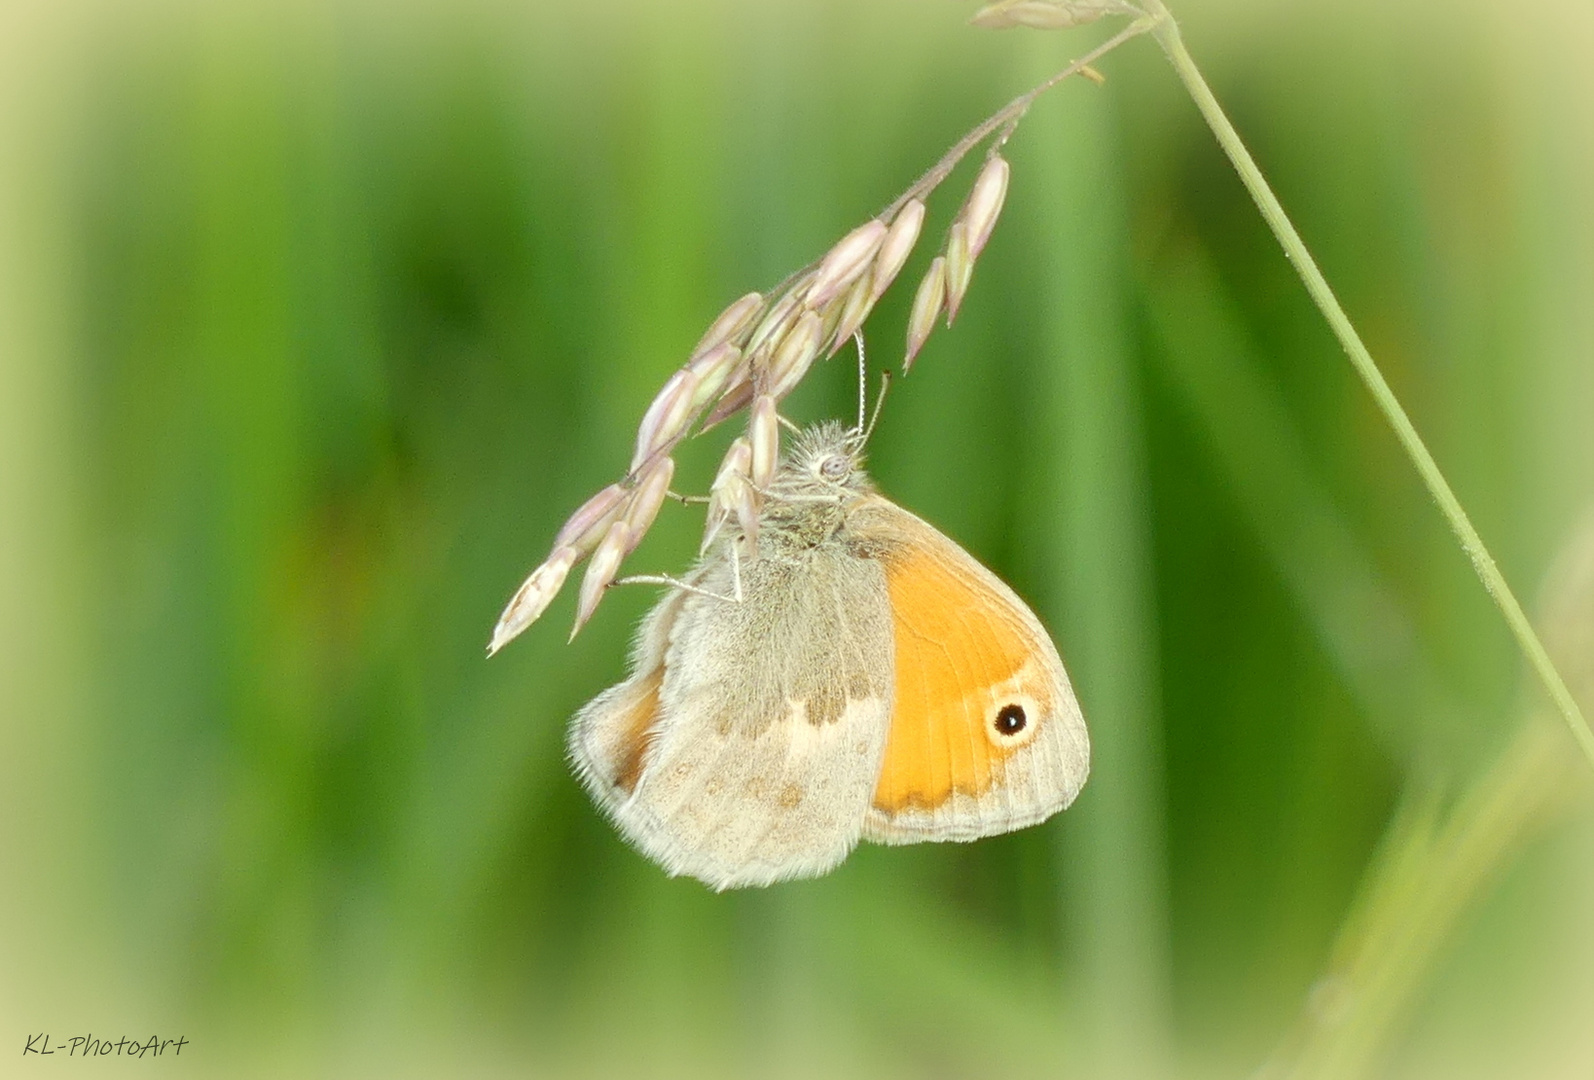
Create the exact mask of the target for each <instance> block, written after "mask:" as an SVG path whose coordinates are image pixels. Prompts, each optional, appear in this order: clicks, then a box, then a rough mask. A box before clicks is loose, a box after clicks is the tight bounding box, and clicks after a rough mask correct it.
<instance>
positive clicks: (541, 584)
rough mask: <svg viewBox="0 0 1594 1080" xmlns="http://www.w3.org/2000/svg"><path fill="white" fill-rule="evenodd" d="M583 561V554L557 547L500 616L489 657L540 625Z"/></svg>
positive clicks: (573, 549) (488, 648)
mask: <svg viewBox="0 0 1594 1080" xmlns="http://www.w3.org/2000/svg"><path fill="white" fill-rule="evenodd" d="M580 559H581V552H579V551H577V550H576V549H575V548H573V547H567V546H561V547H556V548H554V550H553V554H551V555H549V556H548V560H547V561H546V562H544V563H543V564H542V565H541V566H539V567H537V569H535V570H533V571H532V572H531V576H530V577H528V578H527V579H526V580H525V582H524V583H523V584H522V585H521V586H520V588H518V589H516V590H515V595H514V596H513V597H512V598H511V599H510V601H509V603H508V605H507V606H505V608H504V613H503V614H502V615H500V616H498V624H497V625H496V626H494V627H493V637H492V641H491V642H489V643H488V645H487V655H488V656H491V655H493V653H495V652H497V651H498V650H499V649H502V648H503V647H504V646H505V645H508V644H509V643H510V642H511V641H513V640H514V639H515V638H517V637H519V636H520V633H521V631H523V630H525V629H526V627H528V626H530V625H531V624H532V623H534V622H536V621H537V619H538V618H539V617H541V615H542V613H543V612H544V611H546V610H548V605H549V604H550V603H552V602H553V598H554V597H555V596H558V595H559V590H560V589H562V588H563V587H564V583H565V577H566V576H568V575H569V573H570V568H571V567H572V566H575V565H576V563H577V562H578V561H579V560H580Z"/></svg>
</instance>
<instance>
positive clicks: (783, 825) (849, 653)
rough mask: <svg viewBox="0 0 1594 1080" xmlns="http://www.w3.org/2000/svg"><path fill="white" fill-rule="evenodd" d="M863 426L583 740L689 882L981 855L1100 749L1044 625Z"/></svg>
mask: <svg viewBox="0 0 1594 1080" xmlns="http://www.w3.org/2000/svg"><path fill="white" fill-rule="evenodd" d="M864 438H865V435H864V433H863V432H862V430H861V425H860V427H859V428H849V427H844V426H843V425H841V424H839V423H834V422H827V423H823V424H819V425H816V426H814V427H812V428H809V429H807V430H806V431H804V432H803V433H802V434H801V435H800V437H799V438H798V439H797V440H796V442H795V445H794V446H793V447H792V449H790V450H789V451H788V453H787V454H786V455H785V456H784V457H783V458H782V459H781V460H780V463H779V465H778V467H777V468H776V471H775V474H774V476H773V478H772V480H771V481H770V483H769V486H768V490H767V491H766V492H765V493H764V498H763V506H762V510H761V511H760V514H759V518H758V528H757V531H756V543H755V542H754V540H755V537H750V536H748V535H745V534H744V533H743V532H742V531H741V530H739V529H735V528H732V529H728V530H726V531H725V532H724V534H723V535H721V536H718V537H716V539H715V540H714V542H713V543H712V545H711V546H710V547H709V548H708V550H707V551H706V553H705V554H704V555H703V557H702V558H701V559H700V560H699V561H698V563H697V564H696V565H695V566H694V567H693V568H692V569H691V570H690V571H689V572H688V573H687V574H686V576H685V577H684V578H683V579H682V580H680V581H678V582H674V583H673V585H672V588H671V589H670V591H669V592H668V593H667V594H666V595H665V596H664V597H663V599H662V600H660V601H659V603H658V604H657V605H656V606H655V607H654V608H653V610H652V611H651V612H650V613H649V614H648V616H647V617H646V618H645V619H644V621H643V622H642V624H641V627H640V630H639V632H638V635H637V639H636V643H635V645H634V647H633V650H632V655H631V660H630V671H629V675H628V677H627V678H626V679H625V681H624V682H621V683H619V684H618V685H616V686H613V687H610V688H609V689H608V690H605V691H604V692H603V693H601V694H599V695H598V696H597V697H596V698H594V699H593V700H592V701H591V702H589V703H588V704H587V705H586V706H585V707H584V708H582V709H581V711H580V712H579V713H577V715H576V716H575V718H574V719H573V721H572V722H571V726H570V736H569V750H570V757H571V759H572V761H573V763H574V765H575V768H576V771H577V773H578V774H579V776H580V778H581V780H582V782H583V784H584V785H585V787H586V788H587V790H588V791H589V792H590V794H591V795H592V797H593V799H594V801H595V802H596V803H597V804H598V805H599V806H600V807H601V808H602V809H603V810H604V811H605V812H606V813H607V814H608V816H609V817H610V818H612V819H613V821H614V823H615V825H616V826H617V827H618V829H619V831H620V832H621V833H622V834H623V835H624V836H625V838H626V839H627V840H628V841H630V842H631V843H632V844H633V845H635V846H636V847H637V848H638V849H639V850H640V851H641V852H642V853H643V854H645V855H646V856H647V857H649V858H650V859H653V860H654V861H655V862H657V863H658V864H660V865H661V866H662V867H663V868H664V869H665V870H666V871H667V872H669V873H670V874H671V875H682V874H684V875H689V876H692V877H695V878H698V879H699V880H701V881H703V882H704V883H706V884H707V885H709V886H710V887H712V888H714V889H716V890H723V889H730V888H737V887H742V886H758V885H768V884H770V883H773V882H777V881H782V880H787V879H792V878H805V877H815V876H818V875H821V874H824V873H826V872H828V871H829V870H831V869H833V868H834V867H835V866H837V865H838V864H839V863H840V862H841V861H842V860H844V859H845V858H846V857H847V855H848V853H849V852H851V851H852V849H853V848H854V847H855V846H856V845H857V844H858V842H859V841H860V840H869V841H872V842H875V843H881V844H911V843H918V842H920V841H928V840H974V839H976V838H978V837H982V836H991V835H994V834H997V833H1005V832H1009V831H1012V830H1014V829H1020V828H1023V827H1025V826H1028V825H1033V824H1036V823H1037V822H1041V821H1044V820H1046V819H1047V818H1048V817H1050V816H1051V815H1052V814H1054V813H1056V812H1057V811H1059V810H1062V809H1063V808H1065V807H1067V806H1068V805H1069V804H1070V803H1071V802H1073V800H1074V798H1075V796H1076V795H1078V794H1079V790H1080V787H1081V785H1083V784H1084V782H1085V777H1086V775H1087V773H1088V772H1089V769H1090V739H1089V735H1088V733H1087V731H1086V728H1085V722H1084V719H1083V717H1082V716H1081V714H1080V710H1079V703H1078V701H1077V700H1076V699H1075V696H1074V692H1073V689H1072V687H1071V686H1070V684H1069V680H1068V675H1067V673H1066V672H1065V671H1064V670H1063V665H1062V661H1061V660H1060V659H1059V658H1058V655H1057V650H1056V648H1055V647H1054V646H1053V644H1052V641H1051V639H1050V637H1048V635H1047V633H1046V630H1045V628H1044V627H1042V626H1041V624H1040V621H1039V620H1038V619H1037V618H1036V617H1035V615H1034V613H1033V612H1031V611H1030V609H1029V608H1028V607H1026V606H1025V604H1024V602H1023V601H1022V600H1020V599H1019V598H1018V597H1017V596H1016V595H1014V593H1013V591H1012V590H1011V589H1009V588H1008V587H1007V586H1006V585H1005V584H1003V583H1002V581H1001V580H1000V579H998V578H997V577H996V576H995V575H994V574H992V573H991V572H990V571H989V570H987V569H986V568H985V567H983V566H981V565H980V564H979V563H978V562H977V561H975V559H974V558H973V557H972V556H970V555H969V554H968V553H967V552H966V551H964V550H963V549H962V548H960V547H959V546H958V545H957V544H955V543H953V542H952V541H951V540H949V539H947V537H945V536H944V535H942V534H941V533H940V532H937V531H936V530H935V529H934V528H933V527H932V526H930V525H929V524H927V523H926V522H924V521H923V520H921V519H920V518H918V517H915V516H914V515H913V514H911V513H909V512H908V511H906V510H904V509H902V508H901V507H900V506H897V505H896V504H895V503H893V502H891V501H890V500H889V499H887V498H885V497H884V496H883V495H881V494H879V492H878V491H877V490H876V488H875V486H874V484H873V483H872V482H871V480H870V479H869V477H868V475H867V473H866V472H865V470H864V468H863V465H864Z"/></svg>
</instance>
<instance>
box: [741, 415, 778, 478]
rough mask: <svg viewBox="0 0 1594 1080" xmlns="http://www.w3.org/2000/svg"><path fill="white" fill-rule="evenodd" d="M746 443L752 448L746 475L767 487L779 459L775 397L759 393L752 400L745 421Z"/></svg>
mask: <svg viewBox="0 0 1594 1080" xmlns="http://www.w3.org/2000/svg"><path fill="white" fill-rule="evenodd" d="M747 437H748V445H749V447H750V448H751V450H752V453H751V456H750V458H749V463H748V475H749V476H750V477H751V479H752V481H753V485H754V486H755V487H759V488H768V487H769V482H770V481H771V480H773V479H774V478H775V465H776V463H777V462H779V460H780V417H779V416H777V415H776V413H775V398H774V396H773V395H771V394H760V395H759V396H758V398H757V399H756V400H755V401H754V402H753V415H752V418H751V419H750V420H748V422H747Z"/></svg>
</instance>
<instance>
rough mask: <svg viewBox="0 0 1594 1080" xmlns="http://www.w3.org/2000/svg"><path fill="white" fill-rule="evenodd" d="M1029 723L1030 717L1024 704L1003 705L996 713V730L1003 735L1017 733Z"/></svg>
mask: <svg viewBox="0 0 1594 1080" xmlns="http://www.w3.org/2000/svg"><path fill="white" fill-rule="evenodd" d="M1027 723H1029V718H1028V717H1027V716H1025V715H1024V706H1022V705H1003V706H1002V711H1001V712H999V713H997V714H996V730H997V731H998V732H1000V733H1001V734H1003V735H1017V734H1018V733H1019V732H1021V731H1023V730H1024V725H1025V724H1027Z"/></svg>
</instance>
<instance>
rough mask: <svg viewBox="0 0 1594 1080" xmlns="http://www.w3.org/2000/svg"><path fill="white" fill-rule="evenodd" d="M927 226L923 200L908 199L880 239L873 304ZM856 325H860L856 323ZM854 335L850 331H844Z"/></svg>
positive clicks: (892, 278)
mask: <svg viewBox="0 0 1594 1080" xmlns="http://www.w3.org/2000/svg"><path fill="white" fill-rule="evenodd" d="M922 228H924V201H923V200H922V199H909V200H908V201H907V203H905V204H904V205H903V207H902V209H901V210H898V211H897V216H896V217H895V218H894V219H892V222H891V228H890V230H889V231H888V232H887V233H886V238H885V239H884V240H882V241H881V242H880V253H879V254H878V255H877V256H875V264H874V279H873V281H872V283H871V284H870V287H869V291H870V294H871V295H870V302H871V304H872V303H873V302H874V301H876V300H879V299H880V297H881V296H882V295H884V294H885V291H886V290H887V289H889V288H890V287H891V283H892V282H893V281H895V280H896V279H897V275H898V274H900V273H901V272H902V267H903V264H905V263H906V262H907V261H908V256H909V255H910V254H912V252H913V245H914V244H916V243H918V241H919V230H920V229H922ZM853 329H857V327H853ZM844 336H846V337H851V336H852V335H851V333H848V334H846V335H844Z"/></svg>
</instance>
